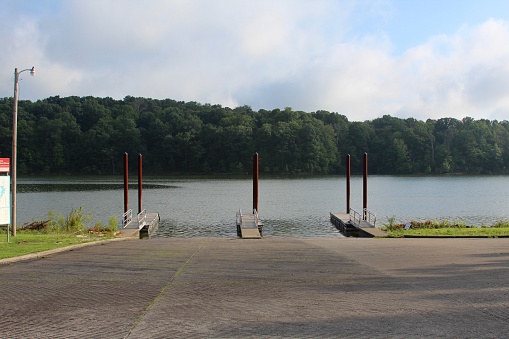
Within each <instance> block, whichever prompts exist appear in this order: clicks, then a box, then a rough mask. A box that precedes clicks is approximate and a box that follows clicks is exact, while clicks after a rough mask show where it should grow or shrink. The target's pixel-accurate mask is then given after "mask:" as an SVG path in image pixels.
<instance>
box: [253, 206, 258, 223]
mask: <svg viewBox="0 0 509 339" xmlns="http://www.w3.org/2000/svg"><path fill="white" fill-rule="evenodd" d="M253 215H254V221H255V225H256V226H257V227H258V211H257V210H256V208H253Z"/></svg>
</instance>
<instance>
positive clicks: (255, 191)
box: [253, 153, 258, 212]
mask: <svg viewBox="0 0 509 339" xmlns="http://www.w3.org/2000/svg"><path fill="white" fill-rule="evenodd" d="M253 210H256V212H258V153H255V154H254V155H253Z"/></svg>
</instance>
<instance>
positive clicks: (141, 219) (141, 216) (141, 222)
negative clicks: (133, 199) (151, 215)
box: [137, 210, 147, 228]
mask: <svg viewBox="0 0 509 339" xmlns="http://www.w3.org/2000/svg"><path fill="white" fill-rule="evenodd" d="M137 218H138V228H142V227H143V226H145V225H146V223H147V210H143V211H141V212H140V213H138V215H137Z"/></svg>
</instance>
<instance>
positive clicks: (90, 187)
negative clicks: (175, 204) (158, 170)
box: [16, 183, 175, 193]
mask: <svg viewBox="0 0 509 339" xmlns="http://www.w3.org/2000/svg"><path fill="white" fill-rule="evenodd" d="M16 187H17V191H18V192H20V193H37V192H75V191H78V192H79V191H107V190H119V189H123V188H124V185H123V184H104V183H93V184H92V183H66V184H54V183H51V184H41V183H35V184H18V185H16ZM174 187H175V186H167V185H157V184H143V189H154V188H174ZM129 189H138V185H137V184H129Z"/></svg>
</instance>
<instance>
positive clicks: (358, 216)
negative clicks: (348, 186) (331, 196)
mask: <svg viewBox="0 0 509 339" xmlns="http://www.w3.org/2000/svg"><path fill="white" fill-rule="evenodd" d="M350 220H351V221H353V222H354V223H355V224H357V225H360V223H361V220H362V214H360V213H359V212H357V211H356V210H354V209H353V208H350Z"/></svg>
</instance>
